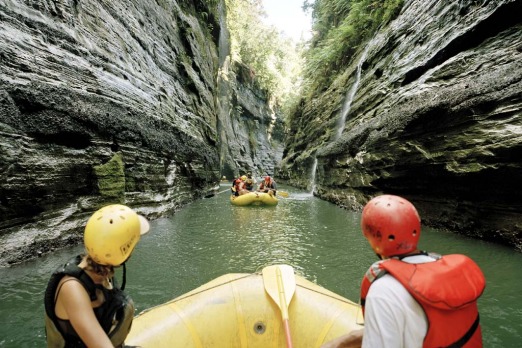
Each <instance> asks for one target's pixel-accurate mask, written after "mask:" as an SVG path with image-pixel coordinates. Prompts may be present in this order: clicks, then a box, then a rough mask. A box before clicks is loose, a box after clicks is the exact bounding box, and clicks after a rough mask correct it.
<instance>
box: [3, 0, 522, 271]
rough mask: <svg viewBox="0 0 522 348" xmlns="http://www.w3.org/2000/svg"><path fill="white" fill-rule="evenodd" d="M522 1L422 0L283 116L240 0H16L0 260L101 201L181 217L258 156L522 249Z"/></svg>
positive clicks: (286, 171) (78, 227)
mask: <svg viewBox="0 0 522 348" xmlns="http://www.w3.org/2000/svg"><path fill="white" fill-rule="evenodd" d="M520 13H522V1H521V0H499V1H485V2H484V1H472V0H470V1H463V0H460V1H452V2H448V1H432V2H430V5H429V6H426V1H421V0H409V1H408V0H406V1H404V5H403V8H402V10H401V12H400V14H399V16H398V17H397V18H396V19H394V20H393V21H392V22H391V23H389V25H386V26H385V27H383V28H381V29H380V30H379V31H378V32H377V34H376V35H375V36H374V37H373V38H372V39H371V40H370V41H369V42H368V43H366V44H365V45H364V47H363V48H362V49H360V50H359V55H358V56H356V57H354V59H352V63H351V64H350V65H349V66H347V67H346V68H345V69H344V70H343V71H340V72H339V73H338V76H337V78H336V79H335V80H334V82H333V83H332V84H331V85H327V86H323V87H324V88H323V90H321V91H317V92H316V94H315V95H314V96H313V97H312V98H311V99H303V100H302V103H300V104H299V105H300V107H299V109H298V113H297V114H296V115H292V117H291V120H292V122H291V123H289V125H288V127H286V128H285V125H284V122H283V120H282V115H281V114H280V111H279V110H278V109H277V108H275V107H274V106H273V105H272V104H271V102H270V98H268V94H267V92H266V91H263V90H262V89H260V88H259V87H258V85H257V84H256V81H255V74H254V73H253V72H252V71H251V69H250V68H249V67H248V66H245V65H242V64H240V63H238V62H234V61H232V60H231V58H230V52H229V50H230V47H229V46H230V44H229V35H228V30H227V27H226V21H225V18H226V7H225V3H224V0H214V1H204V0H158V1H144V0H128V1H124V2H118V1H109V0H99V1H94V0H39V1H35V0H0V21H1V23H2V26H1V28H0V176H1V182H0V267H4V266H8V265H11V264H16V263H19V262H21V261H24V260H26V259H29V258H34V257H37V256H39V255H41V254H45V253H48V252H50V251H52V250H55V249H56V248H61V247H63V246H66V245H71V244H77V243H79V242H80V241H81V235H82V232H83V224H84V223H85V220H86V219H87V217H88V216H89V215H90V214H91V213H92V212H93V211H94V210H96V209H97V208H98V207H99V206H101V205H103V204H106V203H112V202H120V203H124V204H127V205H129V206H132V207H133V208H134V209H136V210H137V211H139V212H140V213H142V214H145V215H147V216H148V217H150V218H155V217H159V216H166V215H169V214H173V213H175V211H176V210H178V209H180V208H181V207H182V206H184V205H186V204H187V203H189V202H191V201H193V200H196V199H200V198H202V197H205V196H207V195H209V194H212V193H213V192H215V187H216V185H218V184H219V181H220V179H221V177H222V176H226V177H227V178H229V179H230V178H231V177H232V176H235V175H238V174H239V173H244V171H246V170H252V171H253V172H254V173H255V174H257V175H263V174H265V173H270V174H272V173H273V174H274V175H275V176H276V178H277V179H278V180H279V181H280V182H284V183H287V184H289V185H292V186H295V187H299V188H304V189H307V190H312V187H314V189H313V190H314V193H315V194H316V195H317V196H319V197H321V198H323V199H325V200H328V201H331V202H334V203H335V204H338V205H340V206H342V207H345V208H347V209H353V210H359V209H360V208H361V207H362V205H363V204H364V203H365V202H366V201H367V200H368V199H369V198H370V197H371V196H373V195H375V194H378V193H382V192H386V193H395V194H400V195H403V196H405V197H407V198H408V199H410V200H411V201H412V202H414V203H415V204H416V205H417V206H418V208H419V211H420V213H421V216H422V217H423V222H424V223H425V224H427V225H430V226H433V227H437V228H442V229H448V230H450V231H453V232H458V233H462V234H465V235H468V236H471V237H474V238H479V239H485V240H491V241H495V242H497V243H502V244H506V245H509V246H510V247H512V248H514V249H516V250H519V251H521V250H522V203H520V202H521V201H522V185H521V184H520V178H522V162H521V161H520V153H522V151H521V150H522V115H521V114H522V111H521V108H522V35H520V33H521V32H522V17H521V16H520V15H519V14H520ZM351 91H353V96H352V95H350V93H351ZM343 105H344V106H345V107H347V108H345V109H343ZM340 119H341V122H340V121H339V120H340Z"/></svg>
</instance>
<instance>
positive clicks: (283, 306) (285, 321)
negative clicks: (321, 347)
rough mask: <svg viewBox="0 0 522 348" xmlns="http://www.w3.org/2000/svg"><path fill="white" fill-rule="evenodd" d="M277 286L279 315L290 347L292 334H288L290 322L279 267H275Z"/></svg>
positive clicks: (287, 344)
mask: <svg viewBox="0 0 522 348" xmlns="http://www.w3.org/2000/svg"><path fill="white" fill-rule="evenodd" d="M276 276H277V288H278V290H279V301H280V303H281V317H282V318H283V325H284V327H285V336H286V346H287V347H288V348H292V347H293V345H292V336H291V335H290V323H289V322H288V305H287V303H286V298H285V286H284V284H283V275H282V274H281V269H279V267H277V268H276Z"/></svg>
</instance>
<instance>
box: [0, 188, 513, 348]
mask: <svg viewBox="0 0 522 348" xmlns="http://www.w3.org/2000/svg"><path fill="white" fill-rule="evenodd" d="M228 187H229V184H228V183H227V184H223V185H222V188H221V191H223V190H225V189H227V188H228ZM282 189H284V190H286V191H288V192H289V193H290V196H289V197H288V198H281V199H280V202H279V204H278V205H277V206H275V207H236V206H232V205H231V204H230V202H229V194H228V192H223V193H221V194H219V195H217V196H215V197H212V198H207V199H203V200H200V201H197V202H194V203H192V204H190V205H188V206H186V207H184V208H183V209H182V210H180V211H178V212H176V213H175V214H174V215H173V216H172V217H171V218H162V219H157V220H154V221H152V222H151V232H150V233H149V234H147V235H146V236H144V237H143V238H142V240H141V241H140V244H139V245H138V246H137V248H136V250H135V252H134V253H133V256H132V258H131V259H130V260H129V262H128V267H127V288H126V290H127V292H128V293H129V294H130V295H131V297H132V298H133V299H134V301H135V302H136V305H137V311H138V312H139V311H142V310H143V309H145V308H148V307H151V306H154V305H158V304H161V303H163V302H166V301H167V300H170V299H172V298H174V297H177V296H180V295H181V294H183V293H185V292H187V291H189V290H191V289H193V288H196V287H198V286H199V285H202V284H204V283H206V282H208V281H210V280H211V279H213V278H216V277H218V276H220V275H223V274H225V273H251V272H255V271H256V270H260V269H261V268H262V267H263V266H266V265H269V264H275V263H286V264H289V265H292V266H293V267H294V269H295V270H296V272H297V273H299V274H301V275H303V276H304V277H306V278H307V279H309V280H311V281H314V282H316V283H318V284H319V285H321V286H324V287H326V288H328V289H329V290H332V291H334V292H336V293H338V294H340V295H342V296H345V297H347V298H348V299H351V300H353V301H357V300H358V293H359V284H360V280H361V277H362V275H363V274H364V272H365V271H366V270H367V268H368V266H369V265H370V264H371V263H372V262H374V261H376V257H375V256H374V255H373V253H372V252H371V249H370V248H369V246H368V245H367V242H366V240H365V239H364V238H363V237H362V234H361V232H360V227H359V222H360V214H359V213H354V212H350V211H346V210H344V209H341V208H339V207H337V206H335V205H333V204H331V203H328V202H325V201H322V200H320V199H318V198H316V197H313V196H312V195H310V194H309V193H305V192H302V191H298V190H296V189H294V188H291V187H284V186H283V187H282ZM420 247H421V248H422V249H425V250H428V251H434V252H438V253H441V254H450V253H463V254H467V255H468V256H470V257H471V258H472V259H474V260H475V261H476V262H477V263H478V264H479V266H480V267H481V268H482V270H483V272H484V274H485V276H486V280H487V287H486V291H485V293H484V295H483V296H482V297H481V299H480V300H479V310H480V314H481V323H482V330H483V336H484V346H485V347H499V348H505V347H520V346H522V305H521V302H522V294H521V291H522V278H520V277H519V276H518V271H520V270H522V254H520V253H517V252H515V251H513V250H511V249H509V248H505V247H502V246H498V245H495V244H491V243H486V242H482V241H477V240H470V239H467V238H463V237H460V236H457V235H454V234H451V233H443V232H440V231H436V230H432V229H429V228H424V229H423V232H422V236H421V242H420ZM81 251H82V247H80V246H78V247H74V248H69V249H67V250H61V251H59V252H55V253H53V254H52V255H47V256H44V257H41V258H39V259H36V260H34V261H29V262H26V263H24V264H22V265H17V266H14V267H11V268H5V269H0V347H16V348H18V347H45V346H46V345H45V333H44V326H43V315H44V308H43V292H44V289H45V286H46V283H47V281H48V279H49V276H50V274H51V273H52V271H53V270H54V269H55V268H56V267H57V266H58V264H60V263H62V262H64V261H66V260H68V259H69V257H70V256H73V255H74V254H77V253H80V252H81ZM120 279H121V276H120Z"/></svg>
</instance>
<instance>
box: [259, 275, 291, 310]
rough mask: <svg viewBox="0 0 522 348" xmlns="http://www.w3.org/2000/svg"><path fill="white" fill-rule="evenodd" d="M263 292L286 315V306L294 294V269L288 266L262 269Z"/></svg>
mask: <svg viewBox="0 0 522 348" xmlns="http://www.w3.org/2000/svg"><path fill="white" fill-rule="evenodd" d="M263 283H264V285H265V290H266V292H267V293H268V295H270V297H271V298H272V299H273V300H274V302H275V303H276V304H277V305H278V306H279V308H280V309H281V310H282V311H283V312H284V313H286V311H287V310H288V305H289V304H290V301H291V300H292V296H294V293H295V273H294V268H293V267H292V266H288V265H273V266H267V267H265V268H263Z"/></svg>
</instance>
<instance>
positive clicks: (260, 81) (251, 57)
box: [226, 0, 303, 105]
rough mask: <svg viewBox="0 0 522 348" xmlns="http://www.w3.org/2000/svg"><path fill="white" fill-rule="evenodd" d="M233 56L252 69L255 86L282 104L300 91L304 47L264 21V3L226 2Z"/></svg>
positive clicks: (250, 0)
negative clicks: (283, 35)
mask: <svg viewBox="0 0 522 348" xmlns="http://www.w3.org/2000/svg"><path fill="white" fill-rule="evenodd" d="M226 5H227V25H228V28H229V31H230V44H231V56H232V60H233V61H235V62H239V63H242V64H244V65H246V66H248V67H249V68H250V70H251V71H250V72H251V76H253V78H254V81H255V83H256V84H257V85H258V86H259V87H260V88H262V89H265V90H266V91H268V94H269V96H270V97H271V98H273V100H275V101H276V103H277V104H279V105H282V104H284V103H285V101H286V100H287V99H288V98H289V97H290V96H293V95H295V94H296V92H297V91H298V90H299V84H300V81H301V80H300V76H301V69H302V65H303V59H302V55H301V52H302V50H303V44H298V43H295V42H293V40H291V39H288V38H285V37H282V36H281V35H279V32H278V31H277V29H276V28H275V27H273V26H270V25H267V24H266V23H265V22H263V18H265V17H266V14H265V12H264V10H263V7H262V3H261V1H260V0H226Z"/></svg>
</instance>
